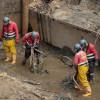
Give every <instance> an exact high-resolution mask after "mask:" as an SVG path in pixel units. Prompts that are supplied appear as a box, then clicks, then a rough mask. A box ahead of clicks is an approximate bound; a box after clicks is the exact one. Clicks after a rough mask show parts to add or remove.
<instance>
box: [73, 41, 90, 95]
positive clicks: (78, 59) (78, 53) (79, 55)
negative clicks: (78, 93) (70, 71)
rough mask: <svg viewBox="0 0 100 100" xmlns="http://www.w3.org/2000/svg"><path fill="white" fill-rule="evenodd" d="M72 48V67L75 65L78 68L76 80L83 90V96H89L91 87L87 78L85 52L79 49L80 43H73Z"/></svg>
mask: <svg viewBox="0 0 100 100" xmlns="http://www.w3.org/2000/svg"><path fill="white" fill-rule="evenodd" d="M74 50H75V57H74V67H76V69H77V70H78V74H77V81H78V83H79V86H80V88H81V89H82V90H83V91H84V92H85V94H83V96H90V95H91V87H90V84H89V82H88V79H87V73H88V69H89V67H88V60H87V56H86V53H85V52H84V51H83V50H82V49H81V45H80V44H79V43H77V44H75V46H74Z"/></svg>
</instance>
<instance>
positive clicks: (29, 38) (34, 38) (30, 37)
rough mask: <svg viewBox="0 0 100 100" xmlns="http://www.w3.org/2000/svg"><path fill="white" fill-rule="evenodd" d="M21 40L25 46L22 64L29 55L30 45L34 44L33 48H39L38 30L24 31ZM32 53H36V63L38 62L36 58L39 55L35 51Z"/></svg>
mask: <svg viewBox="0 0 100 100" xmlns="http://www.w3.org/2000/svg"><path fill="white" fill-rule="evenodd" d="M22 41H23V44H24V46H25V57H24V60H23V63H22V64H23V65H25V64H26V61H27V59H28V58H29V57H30V55H31V47H32V46H34V48H36V49H39V43H40V35H39V33H38V32H35V31H33V32H30V33H26V34H25V35H24V37H23V40H22ZM34 53H36V57H37V63H39V58H38V56H39V55H38V53H37V52H36V51H34Z"/></svg>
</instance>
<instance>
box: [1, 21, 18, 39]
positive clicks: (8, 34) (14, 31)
mask: <svg viewBox="0 0 100 100" xmlns="http://www.w3.org/2000/svg"><path fill="white" fill-rule="evenodd" d="M1 37H2V38H5V39H11V38H15V39H17V40H19V33H18V27H17V24H16V23H15V22H12V21H11V22H10V23H9V24H8V25H3V29H2V34H1Z"/></svg>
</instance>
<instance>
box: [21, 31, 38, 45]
mask: <svg viewBox="0 0 100 100" xmlns="http://www.w3.org/2000/svg"><path fill="white" fill-rule="evenodd" d="M22 41H23V43H24V45H25V44H26V43H29V45H35V44H39V42H40V35H39V33H38V32H36V35H35V36H34V37H32V36H31V35H30V34H28V33H26V34H25V35H24V37H23V39H22Z"/></svg>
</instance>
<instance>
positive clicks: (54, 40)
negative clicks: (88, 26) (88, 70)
mask: <svg viewBox="0 0 100 100" xmlns="http://www.w3.org/2000/svg"><path fill="white" fill-rule="evenodd" d="M37 17H39V19H41V20H37ZM30 22H31V25H32V27H33V29H36V30H37V31H39V32H40V33H41V36H42V39H43V41H45V42H47V43H49V44H52V45H53V46H56V47H60V48H62V47H64V46H67V47H70V48H71V49H73V46H74V44H75V43H77V42H79V40H80V39H81V37H85V38H86V39H87V40H88V41H89V42H92V43H94V41H95V39H96V34H95V33H89V32H87V31H83V30H82V29H80V28H78V27H75V26H73V25H70V24H67V23H62V22H59V21H55V20H53V19H50V18H48V17H47V16H44V15H43V16H42V15H39V16H36V13H34V12H32V13H31V14H30ZM96 48H97V50H98V51H99V52H100V38H99V40H98V41H97V44H96ZM99 55H100V54H99Z"/></svg>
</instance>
